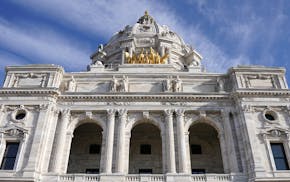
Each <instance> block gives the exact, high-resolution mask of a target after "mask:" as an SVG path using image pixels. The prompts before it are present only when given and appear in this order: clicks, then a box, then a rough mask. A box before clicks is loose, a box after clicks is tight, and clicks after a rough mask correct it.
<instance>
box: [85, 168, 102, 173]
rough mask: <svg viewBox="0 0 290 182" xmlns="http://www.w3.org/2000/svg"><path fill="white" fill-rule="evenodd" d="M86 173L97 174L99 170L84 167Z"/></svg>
mask: <svg viewBox="0 0 290 182" xmlns="http://www.w3.org/2000/svg"><path fill="white" fill-rule="evenodd" d="M86 173H87V174H99V173H100V170H99V169H86Z"/></svg>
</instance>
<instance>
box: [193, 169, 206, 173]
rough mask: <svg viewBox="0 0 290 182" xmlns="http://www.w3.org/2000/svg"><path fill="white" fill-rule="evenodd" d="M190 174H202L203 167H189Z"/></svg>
mask: <svg viewBox="0 0 290 182" xmlns="http://www.w3.org/2000/svg"><path fill="white" fill-rule="evenodd" d="M191 173H192V174H204V173H205V169H191Z"/></svg>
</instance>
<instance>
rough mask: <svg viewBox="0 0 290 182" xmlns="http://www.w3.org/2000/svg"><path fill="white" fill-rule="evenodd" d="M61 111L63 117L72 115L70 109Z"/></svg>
mask: <svg viewBox="0 0 290 182" xmlns="http://www.w3.org/2000/svg"><path fill="white" fill-rule="evenodd" d="M60 112H61V116H62V117H70V115H71V112H70V109H62V110H61V111H60Z"/></svg>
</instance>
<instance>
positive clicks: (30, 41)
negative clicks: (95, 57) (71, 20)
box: [0, 19, 89, 69]
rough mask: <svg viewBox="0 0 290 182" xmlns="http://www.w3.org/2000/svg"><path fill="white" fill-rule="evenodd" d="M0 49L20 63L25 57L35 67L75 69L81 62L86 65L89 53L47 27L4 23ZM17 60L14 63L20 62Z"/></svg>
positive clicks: (73, 41)
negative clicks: (60, 66)
mask: <svg viewBox="0 0 290 182" xmlns="http://www.w3.org/2000/svg"><path fill="white" fill-rule="evenodd" d="M0 45H1V46H2V47H5V49H6V50H8V51H9V50H10V51H13V52H17V54H18V55H21V56H23V57H24V58H23V62H25V57H26V58H28V59H29V60H30V61H31V60H36V61H37V62H36V63H45V64H53V63H54V64H61V65H66V66H70V67H71V68H72V69H78V68H79V66H80V65H82V63H81V62H88V61H89V51H88V50H86V49H85V48H84V47H85V46H82V45H79V44H78V43H77V41H76V40H71V39H69V38H68V37H65V36H63V35H61V34H58V33H56V32H54V31H53V30H51V29H49V28H47V27H41V28H40V27H35V26H34V25H29V24H19V25H12V24H10V23H9V22H7V21H5V20H3V19H0ZM7 57H8V56H6V58H7ZM10 57H11V56H10ZM19 59H20V58H18V59H17V63H19V62H20V60H19ZM26 61H27V60H26ZM72 63H73V64H72ZM7 64H9V63H7Z"/></svg>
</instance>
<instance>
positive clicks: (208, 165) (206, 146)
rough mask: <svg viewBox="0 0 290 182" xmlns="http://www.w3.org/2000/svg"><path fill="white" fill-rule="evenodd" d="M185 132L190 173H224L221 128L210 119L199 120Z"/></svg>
mask: <svg viewBox="0 0 290 182" xmlns="http://www.w3.org/2000/svg"><path fill="white" fill-rule="evenodd" d="M187 131H188V132H189V133H188V144H189V145H188V154H189V155H188V156H189V157H190V167H191V168H190V169H191V172H192V173H224V160H223V159H224V157H223V155H222V154H223V151H222V147H223V146H224V145H223V143H224V141H223V137H221V136H223V129H222V126H221V125H220V124H219V123H217V122H216V121H215V120H213V119H211V118H200V119H199V120H195V121H193V122H191V123H190V125H188V127H187Z"/></svg>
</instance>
